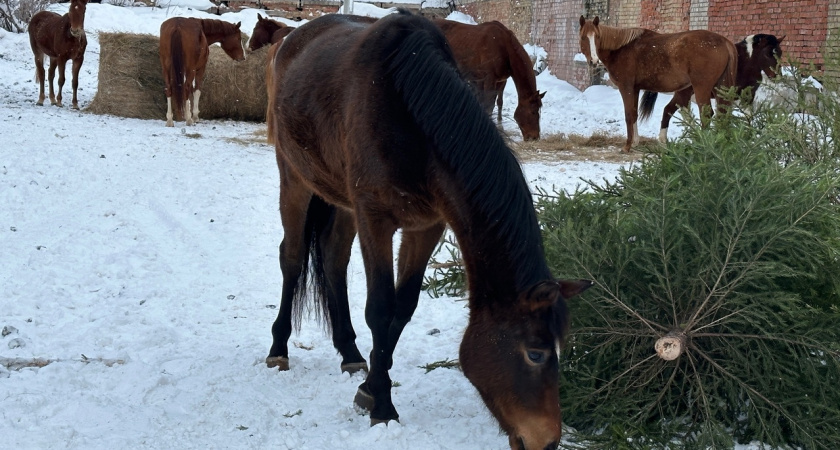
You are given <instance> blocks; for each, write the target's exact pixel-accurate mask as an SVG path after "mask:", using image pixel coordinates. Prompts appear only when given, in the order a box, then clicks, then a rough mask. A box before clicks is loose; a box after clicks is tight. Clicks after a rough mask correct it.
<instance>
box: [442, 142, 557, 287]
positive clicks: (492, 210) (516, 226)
mask: <svg viewBox="0 0 840 450" xmlns="http://www.w3.org/2000/svg"><path fill="white" fill-rule="evenodd" d="M511 164H515V165H516V167H502V168H501V169H502V170H501V171H499V173H493V174H487V176H486V180H487V181H485V182H484V183H482V185H479V186H478V187H477V188H476V187H473V189H471V190H470V189H464V188H465V186H463V185H461V186H459V184H460V183H459V182H457V181H454V182H453V183H452V184H453V186H458V188H457V189H456V190H455V191H456V192H465V191H466V192H469V194H468V196H467V197H466V198H458V199H453V201H452V202H451V203H450V208H451V209H450V210H449V212H448V213H446V214H445V215H446V219H447V222H448V223H449V224H450V227H451V228H452V230H453V232H454V233H455V237H456V238H457V239H458V242H459V244H460V249H461V254H462V257H463V260H464V266H465V269H466V273H467V284H468V285H469V287H470V297H471V298H472V299H473V300H476V301H478V302H479V303H487V302H492V301H493V299H495V298H510V297H511V296H513V295H515V294H516V292H521V291H523V290H524V289H526V288H527V287H528V286H530V285H531V284H533V283H535V282H537V281H539V280H542V279H548V278H550V271H549V269H548V266H547V265H546V263H545V256H544V251H543V247H542V237H541V234H540V229H539V224H538V222H537V217H536V213H535V212H534V206H533V199H532V198H531V195H530V191H529V189H528V187H527V185H526V183H525V181H524V178H523V179H520V178H519V177H521V175H519V174H516V173H515V171H520V173H521V169H520V168H519V166H518V164H517V163H516V162H515V160H514V159H513V157H512V156H511ZM497 168H498V166H497ZM478 170H483V169H478ZM504 172H507V175H514V176H513V177H511V176H506V174H505V173H504ZM452 178H453V179H460V178H461V175H457V174H454V175H453V176H452ZM459 197H461V196H460V195H459ZM491 198H492V199H493V201H492V202H488V201H487V199H491Z"/></svg>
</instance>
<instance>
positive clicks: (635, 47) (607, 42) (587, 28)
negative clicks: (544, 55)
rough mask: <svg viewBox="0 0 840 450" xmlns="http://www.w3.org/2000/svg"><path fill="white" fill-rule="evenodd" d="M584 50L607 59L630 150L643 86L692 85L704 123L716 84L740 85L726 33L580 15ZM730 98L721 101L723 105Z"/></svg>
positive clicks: (670, 89)
mask: <svg viewBox="0 0 840 450" xmlns="http://www.w3.org/2000/svg"><path fill="white" fill-rule="evenodd" d="M580 51H581V52H582V53H583V54H584V55H586V57H587V58H588V59H589V63H590V64H591V65H593V66H594V65H595V64H597V63H598V62H603V63H604V66H605V67H606V68H607V72H609V74H610V80H612V81H613V83H615V85H616V87H617V88H618V91H619V92H620V93H621V100H622V101H623V102H624V119H625V121H626V123H627V142H625V144H624V147H623V148H622V151H624V152H629V151H630V147H631V146H632V145H633V144H634V143H635V142H636V141H637V140H638V135H639V133H638V128H637V123H636V119H637V117H638V113H637V110H636V108H637V107H636V105H638V103H639V91H640V90H645V91H652V92H677V91H681V90H683V89H686V88H689V87H691V88H693V89H694V95H695V97H696V98H697V105H698V106H700V111H702V113H701V115H700V118H701V121H702V122H703V123H704V124H705V123H707V122H708V118H709V115H710V114H711V113H712V111H711V99H712V96H713V95H714V91H715V88H718V87H724V88H726V87H730V86H733V85H734V84H735V76H736V71H737V68H738V53H737V51H736V50H735V45H734V44H732V42H730V41H729V39H726V38H725V37H723V36H721V35H719V34H717V33H712V32H711V31H706V30H694V31H684V32H681V33H666V34H662V33H657V32H655V31H651V30H647V29H644V28H613V27H608V26H606V25H600V24H599V20H598V17H595V19H593V20H586V18H584V17H583V16H580ZM723 104H725V102H723V101H719V102H718V105H721V106H722V105H723Z"/></svg>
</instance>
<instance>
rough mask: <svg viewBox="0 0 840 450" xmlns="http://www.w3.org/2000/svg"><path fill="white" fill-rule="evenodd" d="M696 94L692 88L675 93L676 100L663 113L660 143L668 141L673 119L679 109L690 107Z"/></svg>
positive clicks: (669, 103) (673, 99)
mask: <svg viewBox="0 0 840 450" xmlns="http://www.w3.org/2000/svg"><path fill="white" fill-rule="evenodd" d="M693 94H694V89H692V88H691V87H688V88H685V89H683V90H681V91H677V92H674V98H672V99H671V101H670V102H668V104H667V105H665V110H664V111H663V112H662V124H661V126H660V127H659V141H660V142H663V143H665V142H667V141H668V126H669V125H670V123H671V117H673V116H674V113H675V112H677V110H678V109H680V108H684V107H686V106H688V104H689V102H691V96H692V95H693Z"/></svg>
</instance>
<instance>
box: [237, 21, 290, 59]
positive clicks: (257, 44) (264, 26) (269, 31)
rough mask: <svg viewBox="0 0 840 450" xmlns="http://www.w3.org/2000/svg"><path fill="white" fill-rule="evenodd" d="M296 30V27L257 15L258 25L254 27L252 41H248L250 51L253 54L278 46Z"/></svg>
mask: <svg viewBox="0 0 840 450" xmlns="http://www.w3.org/2000/svg"><path fill="white" fill-rule="evenodd" d="M294 29H295V27H290V26H288V25H286V24H283V23H280V22H278V21H276V20H272V19H269V18H267V17H263V16H262V15H260V14H257V24H256V25H254V32H253V33H251V39H250V40H249V41H248V50H250V51H252V52H253V51H254V50H257V49H259V48H263V47H265V46H266V45H271V44H276V43H277V42H280V41H282V40H283V38H284V37H286V35H287V34H289V33H291V32H292V30H294Z"/></svg>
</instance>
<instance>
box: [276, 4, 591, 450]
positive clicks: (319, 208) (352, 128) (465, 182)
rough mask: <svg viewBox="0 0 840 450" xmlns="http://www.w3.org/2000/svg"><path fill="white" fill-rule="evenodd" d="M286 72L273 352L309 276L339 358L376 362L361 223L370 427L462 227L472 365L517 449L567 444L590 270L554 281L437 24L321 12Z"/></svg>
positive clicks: (512, 172) (281, 84) (505, 163)
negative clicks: (575, 322)
mask: <svg viewBox="0 0 840 450" xmlns="http://www.w3.org/2000/svg"><path fill="white" fill-rule="evenodd" d="M338 42H340V43H341V45H336V43H338ZM274 71H275V74H274V90H273V92H274V97H275V98H274V100H273V102H274V103H273V105H274V106H273V108H272V109H271V110H270V116H269V118H268V123H269V126H271V127H273V128H274V130H275V141H276V152H277V165H278V168H279V171H280V215H281V220H282V223H283V230H284V236H283V242H282V243H281V245H280V267H281V270H282V272H283V288H282V298H281V306H280V311H279V314H278V316H277V320H276V321H275V323H274V325H273V327H272V335H273V344H272V346H271V350H270V351H269V356H268V357H267V358H266V363H267V364H268V365H269V366H270V367H279V368H281V369H288V367H289V359H288V356H289V352H288V339H289V336H290V334H291V331H292V325H293V319H294V318H295V317H297V318H298V321H297V322H296V323H297V325H299V315H300V308H301V306H300V304H301V301H302V298H301V297H302V296H303V295H304V293H305V291H306V290H307V285H308V284H309V283H308V282H307V281H308V280H307V278H309V277H312V278H311V279H312V281H314V283H312V284H314V286H315V287H316V291H317V292H316V294H317V295H316V298H317V299H318V300H319V301H318V302H317V303H318V304H320V305H321V308H320V310H321V311H322V312H323V313H324V314H325V315H326V316H328V317H329V320H325V323H328V324H329V325H330V326H331V327H332V332H333V344H334V345H335V347H336V349H337V350H338V352H339V353H340V354H341V356H342V369H343V370H358V369H363V368H365V360H364V358H363V357H362V356H361V354H360V353H359V350H358V349H357V347H356V344H355V342H354V341H355V333H354V332H353V327H352V324H351V322H350V315H349V307H348V298H347V281H346V275H347V266H348V263H349V259H350V249H351V245H352V242H353V239H354V236H355V235H356V233H357V232H358V236H359V242H360V245H361V249H362V257H363V260H364V265H365V273H366V276H367V287H368V293H367V304H366V307H365V319H366V322H367V324H368V326H369V327H370V330H371V335H372V337H373V349H372V350H371V353H370V370H369V372H368V374H367V378H366V380H365V381H364V383H362V384H361V386H359V389H358V392H357V395H356V399H355V402H356V404H357V405H358V406H360V407H363V408H365V409H367V410H369V411H370V416H371V423H372V424H375V423H381V422H388V421H390V420H398V417H399V416H398V414H397V410H396V409H395V407H394V404H393V402H392V400H391V379H390V376H389V373H388V372H389V370H390V369H391V366H392V364H393V356H394V349H395V347H396V345H397V341H398V340H399V337H400V335H401V333H402V331H403V329H404V327H405V326H406V324H407V323H408V322H409V320H410V319H411V316H412V315H413V313H414V310H415V308H416V307H417V303H418V299H419V295H420V285H421V282H422V279H423V273H424V270H425V268H426V264H427V263H428V260H429V257H430V255H431V254H432V252H433V250H434V248H435V246H436V245H437V243H438V240H439V238H440V237H441V234H442V233H443V231H444V227H445V226H446V224H449V226H450V227H451V228H452V230H453V232H454V233H455V235H456V237H457V239H458V241H459V243H460V246H461V251H462V253H463V259H464V266H465V269H466V273H467V278H468V285H469V287H470V295H469V308H470V313H469V321H468V324H467V328H466V330H465V332H464V338H463V341H462V342H461V347H460V362H461V367H462V369H463V373H464V375H465V376H466V377H467V378H468V379H469V380H470V382H471V383H472V384H473V385H474V386H475V387H476V389H477V390H478V392H479V393H480V394H481V397H482V398H483V399H484V402H485V404H486V405H487V407H488V408H489V409H490V411H491V412H492V413H493V415H494V416H495V417H496V419H497V420H498V421H499V424H500V425H501V427H502V429H503V430H504V431H505V432H507V433H508V435H509V439H510V445H511V448H518V449H544V448H554V446H556V444H557V442H558V441H559V439H560V425H561V417H560V403H559V399H558V375H559V373H558V371H559V361H558V353H557V352H558V346H559V345H560V343H561V341H562V339H563V337H564V335H565V334H566V330H567V326H568V325H567V321H568V317H567V309H566V299H568V298H570V297H572V296H574V295H576V294H578V293H580V292H582V291H583V290H585V289H586V288H588V287H589V286H590V285H591V282H589V281H583V280H577V281H564V280H556V279H554V278H552V276H551V273H550V271H549V269H548V266H547V265H546V262H545V257H544V252H543V246H542V239H541V237H540V227H539V224H538V222H537V216H536V213H535V212H534V206H533V203H532V198H531V193H530V191H529V189H528V185H527V183H526V181H525V178H524V176H523V175H522V171H521V168H520V166H519V164H518V162H517V160H516V158H515V157H514V155H513V153H512V151H511V150H510V149H509V148H508V147H507V146H506V145H505V142H504V139H503V138H502V136H501V135H500V134H499V132H498V130H497V129H496V127H495V125H494V124H493V122H492V120H491V119H490V118H489V117H488V115H487V114H486V113H485V112H484V110H483V109H482V108H481V105H479V103H478V101H477V100H476V98H475V95H474V94H473V92H472V91H471V88H470V87H469V85H468V84H466V83H465V82H464V80H463V79H462V78H461V77H460V75H459V73H458V72H457V69H456V64H455V61H454V59H453V57H452V54H451V52H450V50H449V47H448V45H447V43H446V40H445V38H444V36H443V34H442V33H441V31H440V29H439V28H437V27H436V26H435V25H434V24H433V23H432V22H430V21H429V20H428V19H425V18H423V17H420V16H417V15H413V14H411V13H408V12H406V11H399V12H397V13H396V14H391V15H389V16H386V17H385V18H382V19H379V20H378V21H376V22H374V23H373V24H370V23H366V22H363V21H360V20H358V19H354V18H353V17H352V16H345V15H340V14H330V15H326V16H322V17H319V18H317V19H314V20H312V21H311V22H308V23H307V24H305V25H302V26H300V27H299V28H298V29H297V30H296V31H295V32H293V33H291V34H289V36H287V37H286V39H285V41H284V43H283V45H281V46H280V47H279V49H278V51H277V55H276V57H275V63H274ZM398 229H402V241H401V244H400V249H399V256H398V260H397V274H396V277H395V275H394V255H393V251H392V240H393V237H394V234H395V232H396V231H397V230H398ZM310 259H311V264H310ZM310 270H311V272H310ZM296 311H297V312H296ZM453 401H457V399H453Z"/></svg>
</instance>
